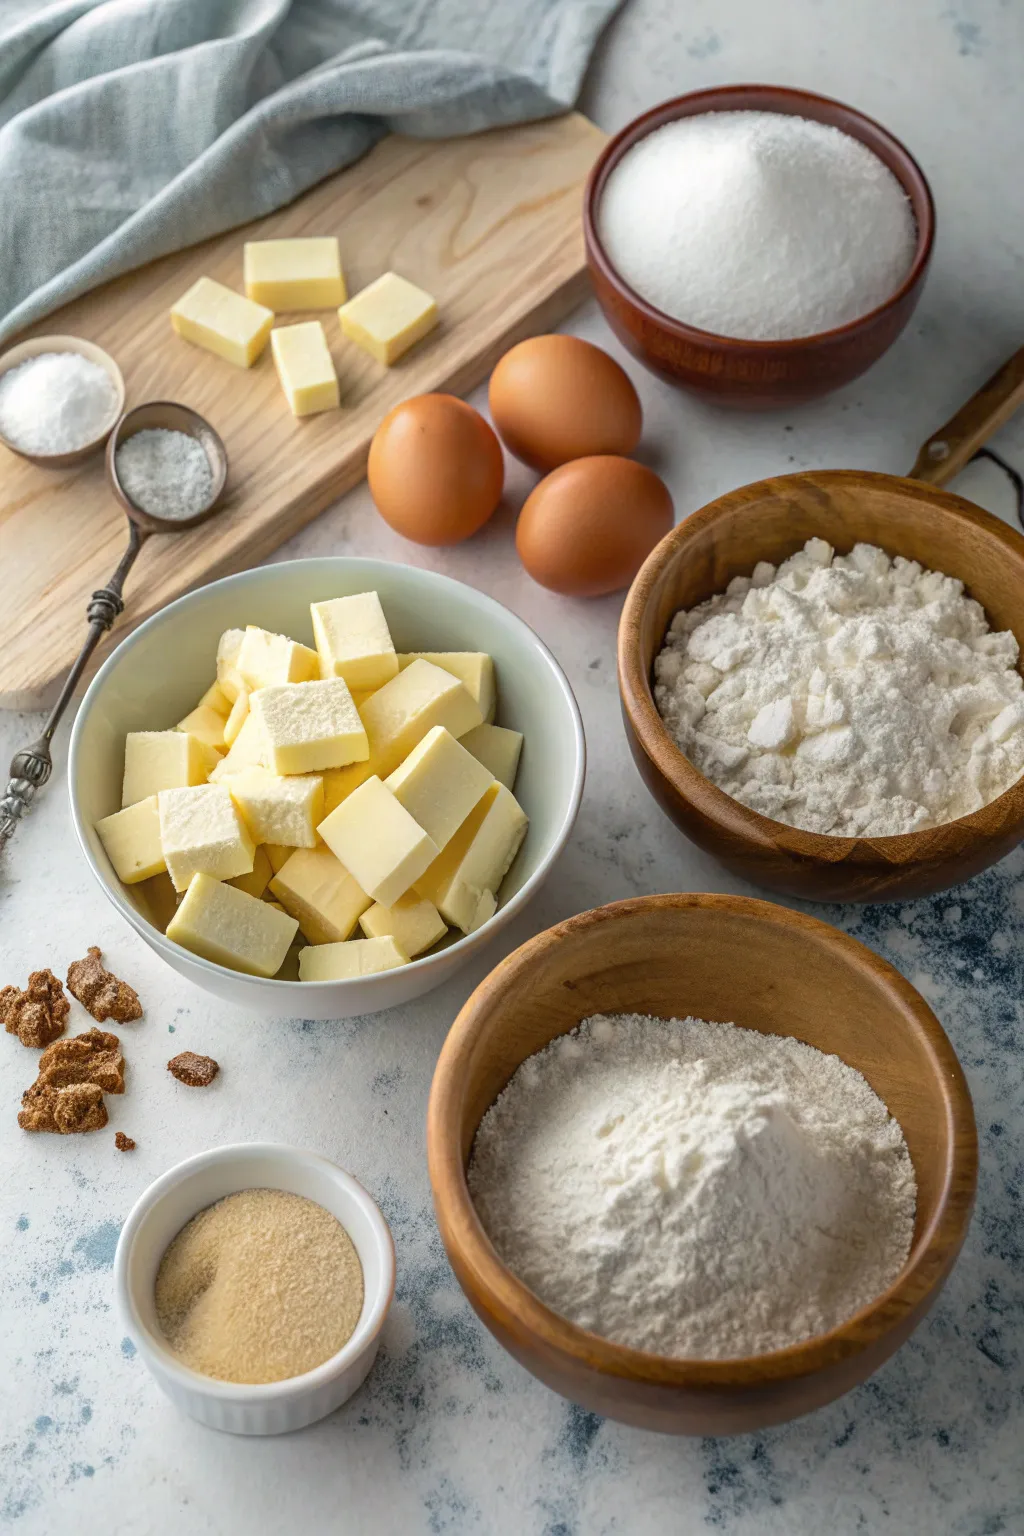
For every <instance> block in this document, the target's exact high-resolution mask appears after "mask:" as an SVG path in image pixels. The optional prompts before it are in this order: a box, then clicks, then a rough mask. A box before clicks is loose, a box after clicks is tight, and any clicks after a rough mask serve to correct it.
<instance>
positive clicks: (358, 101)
mask: <svg viewBox="0 0 1024 1536" xmlns="http://www.w3.org/2000/svg"><path fill="white" fill-rule="evenodd" d="M618 3H619V0H57V3H53V4H40V3H39V0H0V342H2V341H3V340H4V339H5V338H7V337H10V336H12V335H13V334H14V333H15V332H16V331H18V330H20V329H21V328H22V327H23V326H26V325H28V324H29V323H30V322H32V321H34V320H38V319H39V318H40V317H41V316H43V315H45V314H47V313H49V311H51V310H53V309H56V308H57V307H58V306H59V305H61V304H64V303H65V302H67V300H68V299H72V298H75V297H76V296H77V295H79V294H81V293H84V292H86V291H87V290H88V289H90V288H93V287H95V286H96V284H97V283H101V282H105V281H106V280H107V279H108V278H111V277H116V276H118V275H119V274H120V273H122V272H127V271H130V270H131V269H132V268H134V267H138V266H141V265H142V263H143V262H147V261H152V260H153V259H154V258H155V257H157V256H164V255H166V254H167V253H168V252H169V251H174V250H179V249H181V247H182V246H186V245H192V244H194V243H195V242H196V241H198V240H204V239H206V238H208V237H209V236H210V235H215V234H218V233H220V232H221V231H222V230H225V229H231V228H233V227H234V226H235V225H237V224H242V223H244V222H245V221H246V220H248V219H252V218H256V217H258V216H259V215H261V214H265V213H269V212H270V211H271V210H272V209H274V208H279V207H281V206H282V204H284V203H287V202H290V201H291V200H292V199H293V198H295V197H297V196H298V195H299V193H300V192H303V191H305V190H306V188H308V187H310V186H312V185H313V184H314V183H315V182H317V181H320V180H321V179H322V178H323V177H324V176H327V175H328V174H330V172H332V171H334V170H337V169H339V168H340V167H341V166H344V165H348V164H350V163H351V162H352V161H353V160H356V159H358V157H359V156H360V155H362V154H364V153H365V152H366V150H367V149H369V148H370V147H371V146H372V145H373V144H374V143H376V142H377V140H378V139H379V138H381V137H382V136H383V135H384V134H385V133H387V132H389V131H394V132H401V133H407V134H413V135H416V136H419V137H423V138H437V137H445V136H448V135H455V134H465V133H475V132H478V131H479V130H481V129H484V128H491V127H495V126H498V125H500V124H507V123H516V122H522V121H526V120H528V119H531V118H542V117H549V116H552V115H553V114H555V113H558V112H561V111H563V110H565V109H566V108H567V107H569V106H571V105H572V103H573V102H574V101H575V99H576V95H577V93H578V90H579V87H580V82H581V80H582V77H583V72H584V70H585V68H586V64H587V60H588V59H589V57H590V53H591V51H592V49H593V46H594V43H595V42H596V39H597V37H598V35H599V33H600V31H601V28H602V27H603V26H604V24H605V22H606V21H607V20H608V18H609V17H610V16H611V14H612V13H613V12H614V11H615V9H616V8H617V4H618Z"/></svg>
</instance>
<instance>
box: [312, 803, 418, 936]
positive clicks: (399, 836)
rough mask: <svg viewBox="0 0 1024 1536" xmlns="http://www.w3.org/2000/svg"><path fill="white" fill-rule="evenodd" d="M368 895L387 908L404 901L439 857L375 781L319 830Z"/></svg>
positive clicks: (332, 815) (397, 804)
mask: <svg viewBox="0 0 1024 1536" xmlns="http://www.w3.org/2000/svg"><path fill="white" fill-rule="evenodd" d="M317 830H318V831H319V833H320V836H321V837H322V838H323V840H324V842H325V843H326V844H327V846H328V848H329V849H330V850H331V852H332V853H334V854H336V855H337V857H338V858H339V859H340V860H341V862H342V863H343V864H344V866H345V868H346V869H347V870H348V871H349V873H350V874H351V875H353V876H354V878H355V879H356V880H358V882H359V884H360V885H361V886H362V888H363V890H364V891H365V892H366V894H367V895H368V896H370V897H372V899H373V900H374V901H379V902H381V903H382V905H384V906H385V907H389V906H391V904H392V903H393V902H396V901H397V900H398V898H399V896H404V895H405V893H406V891H407V890H408V889H409V887H410V886H411V885H412V883H413V881H414V880H418V879H419V877H420V876H421V875H422V874H424V873H425V872H426V870H427V869H428V868H429V866H430V865H431V864H432V863H433V861H434V859H435V858H436V857H437V854H438V848H437V844H436V843H434V842H432V841H431V839H430V838H429V837H428V836H427V834H426V833H425V832H424V830H423V828H422V827H421V826H419V825H417V823H416V822H415V821H414V820H413V818H412V817H411V816H410V815H409V812H408V811H407V810H406V809H405V807H404V806H402V805H399V803H398V801H397V800H396V799H395V797H394V795H393V794H392V793H391V791H390V789H388V788H387V787H386V785H384V784H382V783H381V781H380V779H379V778H377V777H376V776H374V777H373V778H371V779H367V781H366V783H365V784H360V786H359V788H358V789H356V790H353V791H352V793H351V794H350V795H349V796H348V798H347V799H345V800H343V801H342V802H341V804H340V805H339V806H338V808H337V810H335V811H332V812H331V814H330V815H329V816H328V817H327V818H326V820H325V821H322V822H321V823H320V826H319V827H318V829H317Z"/></svg>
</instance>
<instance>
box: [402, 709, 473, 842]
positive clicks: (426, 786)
mask: <svg viewBox="0 0 1024 1536" xmlns="http://www.w3.org/2000/svg"><path fill="white" fill-rule="evenodd" d="M384 782H385V784H386V785H387V787H388V789H390V791H391V793H392V794H393V795H394V797H395V799H396V800H397V801H398V803H399V805H404V806H405V809H406V810H407V811H408V812H409V815H410V816H411V817H412V818H413V820H414V821H417V822H418V823H419V825H420V826H421V827H422V828H423V830H424V832H425V833H426V834H427V836H428V837H429V838H431V840H432V841H433V842H435V843H436V844H437V846H438V848H443V847H444V846H445V844H446V843H447V842H449V841H450V840H451V838H453V837H454V836H455V834H456V832H457V831H458V830H459V828H460V827H461V826H462V823H463V822H464V821H465V819H466V817H467V816H468V815H469V813H470V811H471V810H472V809H473V807H474V805H476V803H477V801H478V800H480V799H481V797H482V796H483V795H485V794H486V793H487V791H488V790H489V789H490V787H491V783H492V778H491V775H490V774H489V773H488V772H487V769H486V768H485V767H484V765H483V763H481V762H478V761H477V759H476V758H475V757H473V756H472V754H471V753H469V752H467V751H466V749H465V747H464V746H462V745H461V743H460V742H458V741H456V740H455V737H454V736H453V735H452V734H451V732H450V731H446V730H445V728H444V726H443V725H435V726H434V728H433V729H432V730H429V731H428V732H427V734H426V735H425V736H424V738H423V740H422V741H421V742H420V743H419V744H418V745H417V746H415V747H413V749H412V751H411V752H410V753H409V756H408V757H407V758H406V759H405V761H404V762H402V763H400V764H399V765H398V767H397V768H396V769H395V771H394V773H391V774H389V775H388V777H387V778H386V779H385V780H384Z"/></svg>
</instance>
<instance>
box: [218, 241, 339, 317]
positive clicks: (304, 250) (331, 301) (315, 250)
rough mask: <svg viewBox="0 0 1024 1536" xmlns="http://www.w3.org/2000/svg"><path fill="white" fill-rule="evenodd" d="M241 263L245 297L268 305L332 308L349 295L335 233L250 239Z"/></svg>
mask: <svg viewBox="0 0 1024 1536" xmlns="http://www.w3.org/2000/svg"><path fill="white" fill-rule="evenodd" d="M242 267H243V274H244V277H245V293H246V297H247V298H250V299H252V300H253V301H254V302H255V303H256V304H265V305H266V306H267V308H268V309H276V310H281V309H286V310H294V309H331V308H333V306H334V305H335V304H344V302H345V299H346V298H347V294H346V292H345V279H344V277H343V275H342V271H341V252H340V251H339V249H338V241H337V237H336V236H335V235H314V236H304V237H302V238H301V239H294V240H247V241H246V242H245V245H244V246H243V248H242Z"/></svg>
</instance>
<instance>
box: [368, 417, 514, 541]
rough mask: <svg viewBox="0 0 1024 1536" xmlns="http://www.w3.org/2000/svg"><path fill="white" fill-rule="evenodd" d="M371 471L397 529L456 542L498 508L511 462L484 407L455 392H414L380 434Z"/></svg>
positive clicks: (381, 507)
mask: <svg viewBox="0 0 1024 1536" xmlns="http://www.w3.org/2000/svg"><path fill="white" fill-rule="evenodd" d="M366 478H367V480H368V481H369V485H370V494H371V496H372V497H373V499H374V502H375V504H376V507H377V511H378V512H379V513H380V515H381V517H382V518H383V519H384V521H385V522H386V523H387V524H388V525H389V526H390V527H392V528H393V529H394V530H395V532H396V533H400V534H401V535H402V536H403V538H406V539H411V540H412V541H413V542H414V543H416V544H433V545H438V544H458V543H460V542H461V541H462V540H463V539H468V538H469V537H470V535H471V534H474V533H476V531H477V529H478V528H482V527H483V525H484V523H486V521H487V519H488V518H489V517H490V516H491V514H492V513H493V511H494V509H495V508H496V507H497V505H498V502H499V501H500V499H501V491H502V486H503V484H504V479H505V465H504V460H503V459H502V454H501V444H500V443H499V442H498V439H497V438H496V437H495V435H494V432H493V430H492V428H491V427H490V425H489V424H488V423H487V422H486V421H485V420H484V418H483V417H482V416H481V415H480V412H479V411H474V409H473V407H472V406H471V405H467V404H466V402H465V401H464V400H458V399H456V397H455V396H454V395H440V394H438V395H415V396H414V397H413V398H412V399H411V400H403V402H402V403H401V405H396V406H395V408H394V410H393V411H389V412H388V414H387V415H386V416H385V417H384V420H383V421H382V422H381V424H380V426H379V427H378V428H377V431H376V432H375V433H374V437H373V442H372V443H371V444H370V457H369V462H368V464H367V470H366Z"/></svg>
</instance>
